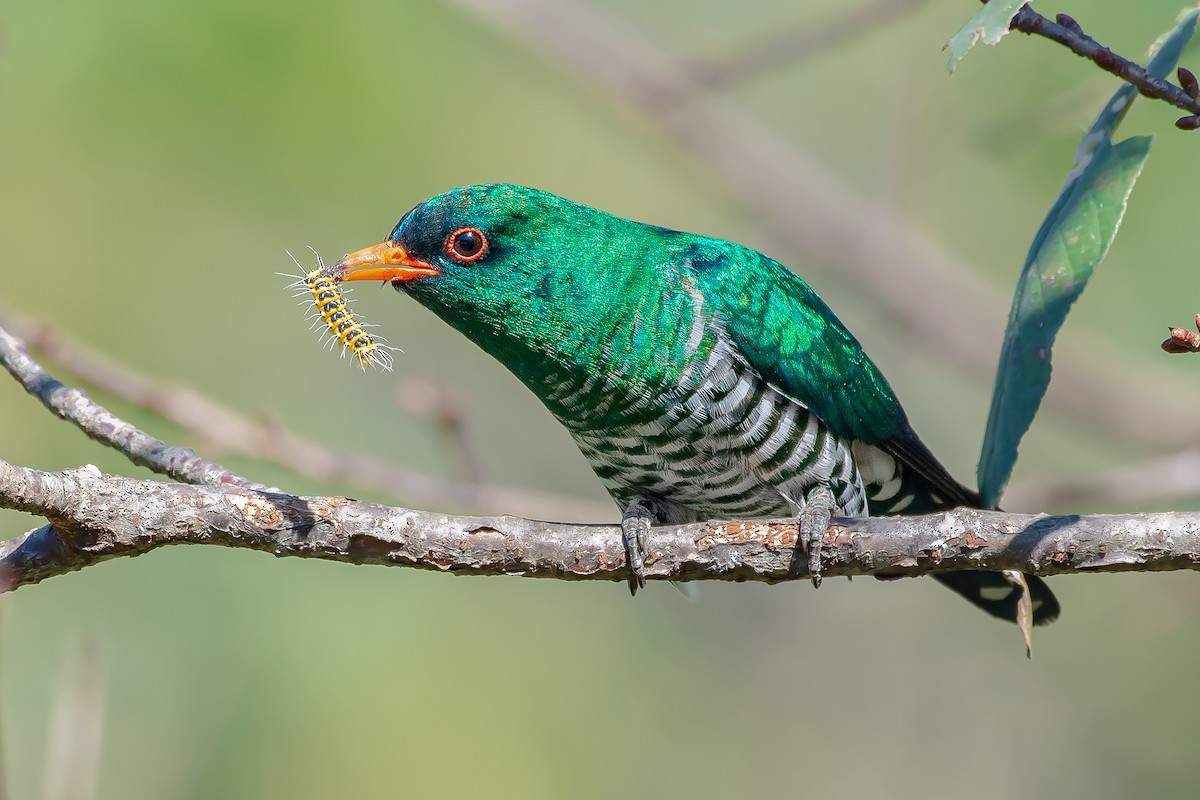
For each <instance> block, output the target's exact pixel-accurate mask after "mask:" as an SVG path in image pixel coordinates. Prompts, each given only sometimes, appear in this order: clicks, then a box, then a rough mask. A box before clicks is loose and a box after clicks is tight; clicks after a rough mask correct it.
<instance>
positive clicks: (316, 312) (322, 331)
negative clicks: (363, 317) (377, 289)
mask: <svg viewBox="0 0 1200 800" xmlns="http://www.w3.org/2000/svg"><path fill="white" fill-rule="evenodd" d="M308 249H309V250H312V253H313V255H314V256H316V258H317V268H316V269H313V270H309V271H307V272H304V274H303V275H286V274H284V273H277V274H279V275H281V276H283V277H285V278H292V279H293V282H292V283H291V284H289V285H288V287H287V288H289V289H291V290H293V297H303V298H304V303H305V305H307V306H309V307H310V308H311V309H312V311H311V313H309V314H307V315H306V316H305V321H308V322H311V323H312V324H311V325H310V326H309V328H310V330H318V331H319V335H320V337H321V346H322V347H323V348H324V349H326V350H329V351H330V352H332V351H333V350H334V349H335V348H338V347H340V348H341V355H342V357H343V358H345V356H346V353H350V354H351V355H352V356H353V357H354V361H355V363H357V364H358V366H359V367H361V368H362V369H364V370H365V369H366V368H367V367H368V366H372V367H379V368H380V369H382V370H385V371H388V372H390V371H391V370H392V365H393V364H394V363H395V359H394V357H393V356H392V353H393V352H399V348H396V347H391V346H389V345H388V344H387V343H386V340H385V339H384V338H383V337H381V336H372V335H371V334H370V333H368V332H367V328H374V327H376V326H374V325H368V324H366V323H363V322H361V321H360V320H359V319H358V318H357V316H355V314H354V312H353V311H351V310H350V304H349V301H348V300H347V299H346V295H347V294H348V293H349V292H348V291H347V290H346V289H344V288H343V287H342V286H341V285H340V284H339V283H338V282H337V280H336V279H335V278H334V277H333V276H331V275H327V274H325V272H324V270H325V262H324V261H323V260H322V259H321V256H320V254H319V253H317V251H316V250H313V249H312V248H311V247H310V248H308ZM285 252H287V251H285ZM288 258H290V259H292V263H294V264H295V265H296V266H297V267H299V268H300V269H301V270H303V269H304V268H303V267H301V266H300V262H299V261H297V260H296V257H295V256H293V255H292V254H291V253H288Z"/></svg>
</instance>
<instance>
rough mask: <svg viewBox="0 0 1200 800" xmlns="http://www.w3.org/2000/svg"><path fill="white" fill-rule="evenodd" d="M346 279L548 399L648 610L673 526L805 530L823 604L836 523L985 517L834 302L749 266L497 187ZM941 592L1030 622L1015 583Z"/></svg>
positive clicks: (1052, 604) (993, 579)
mask: <svg viewBox="0 0 1200 800" xmlns="http://www.w3.org/2000/svg"><path fill="white" fill-rule="evenodd" d="M330 272H331V274H333V275H334V276H335V277H336V278H337V279H339V280H344V281H354V280H383V281H390V282H391V284H392V285H393V286H394V287H395V288H396V289H398V290H400V291H402V292H404V293H406V294H408V295H410V296H411V297H413V298H414V299H415V300H416V301H417V302H419V303H421V304H422V305H423V306H425V307H426V308H428V309H430V310H431V311H433V312H434V313H435V314H437V315H438V316H439V317H441V318H442V319H443V320H445V321H446V322H447V323H449V324H450V325H451V326H453V327H454V328H456V329H458V331H459V332H461V333H462V334H463V335H465V336H466V337H467V338H469V339H470V340H471V341H473V342H475V344H477V345H479V347H481V348H483V350H484V351H486V352H487V353H488V354H490V355H491V356H492V357H494V358H496V359H497V360H499V361H500V363H502V364H504V366H506V367H507V368H508V369H509V370H511V371H512V372H513V373H514V374H515V375H516V376H517V377H518V378H520V380H521V381H522V382H523V383H524V384H525V385H526V386H528V387H529V388H530V389H531V390H532V391H533V393H534V394H535V395H537V397H538V399H540V400H541V401H542V402H543V403H544V404H545V405H546V407H547V408H548V409H549V410H550V412H551V413H552V414H554V416H555V417H557V418H558V420H559V422H561V423H562V424H563V425H564V426H566V428H567V430H568V431H570V433H571V435H572V437H574V439H575V442H576V443H577V444H578V445H579V449H580V450H581V451H582V452H583V455H584V456H585V457H586V458H587V460H588V462H589V463H590V464H591V466H592V469H593V470H595V472H596V475H597V476H598V477H599V478H600V480H601V481H603V482H604V485H605V487H606V488H607V489H608V491H609V494H611V495H612V497H613V499H614V500H615V501H616V503H617V505H618V506H619V507H620V509H621V512H622V522H621V528H622V531H623V533H624V536H623V539H624V542H623V543H624V548H625V554H626V557H627V561H628V564H629V568H630V571H631V576H630V590H631V591H633V592H636V591H637V588H638V587H639V586H644V585H645V577H644V574H643V572H644V564H643V557H644V555H645V549H646V539H647V535H648V533H649V530H650V527H651V525H654V524H676V523H687V522H698V521H703V520H708V519H744V518H756V517H786V516H795V517H798V518H799V522H800V527H801V531H802V533H803V538H804V539H805V543H806V544H807V545H808V549H809V568H810V573H811V575H812V576H813V582H814V583H815V584H817V585H819V567H820V559H819V546H820V540H821V536H822V535H823V534H824V532H825V530H826V528H827V527H828V525H829V522H830V519H831V516H832V515H834V514H837V515H843V516H864V515H868V514H870V515H886V514H898V513H914V514H915V513H924V512H931V511H936V510H939V509H946V508H952V507H955V506H978V504H979V496H978V495H977V494H976V493H975V492H973V491H971V490H970V489H968V488H966V487H965V486H963V485H962V484H960V483H958V482H957V481H956V480H954V478H952V477H951V476H950V474H949V473H948V472H947V471H946V469H945V468H944V467H943V466H942V465H941V464H940V463H938V461H937V459H935V458H934V456H933V454H932V453H930V451H929V448H927V447H926V446H925V445H924V443H922V442H921V440H920V439H919V438H918V437H917V435H916V433H914V432H913V430H912V427H911V426H910V425H909V422H908V419H907V417H906V416H905V414H904V410H903V409H902V408H901V406H900V402H899V401H898V400H897V399H896V395H895V393H894V392H893V391H892V389H891V387H890V386H889V385H888V383H887V381H886V380H885V379H884V377H883V375H882V374H881V373H880V371H879V369H878V368H877V367H876V366H875V364H874V363H872V361H871V360H870V359H869V358H868V357H867V354H866V353H865V352H864V351H863V348H862V347H861V345H859V343H858V341H857V340H855V338H854V337H853V336H852V335H850V332H849V331H847V330H846V328H845V326H843V325H842V323H841V322H840V321H839V320H838V318H837V317H836V316H834V314H833V312H832V311H831V310H830V309H829V307H828V306H827V305H825V303H824V302H823V301H822V300H821V298H820V297H818V296H817V294H816V292H814V291H813V290H812V289H811V288H809V286H808V284H806V283H805V282H804V281H803V280H801V279H800V278H799V277H798V276H797V275H796V274H795V273H793V272H791V271H790V270H788V269H787V268H786V267H784V266H782V265H781V264H780V263H779V262H777V261H774V260H772V259H771V258H768V257H767V256H765V255H763V254H762V253H759V252H756V251H754V250H751V249H749V248H747V247H743V246H741V245H738V244H734V243H732V242H727V241H722V240H720V239H713V238H709V237H706V236H700V235H697V234H692V233H683V232H680V231H675V230H669V229H667V228H661V227H656V226H654V225H646V224H642V223H639V222H633V221H631V220H627V219H622V218H620V217H616V216H612V215H611V214H606V213H604V212H602V211H598V210H596V209H594V208H590V207H588V206H584V205H580V204H578V203H573V202H571V201H569V200H564V199H562V198H560V197H556V196H554V195H552V194H549V193H547V192H543V191H539V190H537V189H528V188H524V187H520V186H512V185H507V184H495V185H488V186H466V187H462V188H458V189H453V190H451V191H449V192H446V193H445V194H441V195H438V196H437V197H434V198H432V199H430V200H427V201H425V202H424V203H421V204H420V205H418V206H416V207H415V208H413V209H412V210H411V211H409V212H408V213H407V214H405V215H404V217H403V219H401V220H400V222H399V223H397V224H396V226H395V228H394V229H393V230H392V232H391V234H390V235H389V236H388V238H387V240H386V241H384V242H383V243H381V244H378V245H375V246H372V247H367V248H364V249H362V250H359V251H357V252H354V253H350V254H349V255H347V256H345V257H343V258H342V259H340V260H339V261H337V262H336V263H335V264H333V265H332V266H331V267H330ZM934 578H935V579H936V580H938V581H940V582H941V583H943V584H945V585H946V586H948V587H949V588H951V589H953V590H954V591H955V592H958V593H959V594H961V595H962V596H963V597H965V598H967V599H968V600H970V601H971V602H972V603H974V604H975V605H977V606H979V607H980V608H982V609H983V610H984V611H987V612H988V613H989V614H992V615H993V616H996V617H1000V618H1003V619H1007V620H1014V619H1015V618H1016V613H1017V600H1018V599H1019V595H1020V591H1019V590H1018V589H1016V588H1015V587H1013V586H1012V585H1011V584H1009V583H1008V581H1007V580H1005V579H1004V577H1003V576H1002V575H1000V574H998V573H993V572H983V571H967V572H955V573H945V574H939V575H935V576H934ZM1027 581H1028V585H1029V588H1030V592H1031V595H1032V599H1033V603H1034V609H1035V610H1034V622H1036V623H1045V622H1049V621H1051V620H1053V619H1054V618H1055V617H1056V616H1057V615H1058V611H1059V606H1058V602H1057V600H1056V599H1055V598H1054V595H1053V594H1052V593H1051V591H1050V589H1049V587H1047V586H1046V584H1045V583H1044V582H1043V581H1041V580H1040V579H1038V578H1037V577H1035V576H1028V577H1027Z"/></svg>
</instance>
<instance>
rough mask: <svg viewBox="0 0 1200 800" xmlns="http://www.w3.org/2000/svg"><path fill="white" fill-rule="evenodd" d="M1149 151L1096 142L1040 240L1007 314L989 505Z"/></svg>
mask: <svg viewBox="0 0 1200 800" xmlns="http://www.w3.org/2000/svg"><path fill="white" fill-rule="evenodd" d="M1149 155H1150V137H1149V136H1137V137H1134V138H1132V139H1126V140H1125V141H1123V142H1121V143H1120V144H1118V145H1112V144H1110V143H1108V142H1104V143H1103V144H1101V145H1099V146H1097V147H1096V148H1095V150H1094V152H1093V153H1092V155H1091V157H1090V158H1089V159H1088V165H1087V167H1086V168H1085V169H1084V170H1083V171H1082V172H1077V173H1076V174H1075V176H1074V177H1072V179H1070V180H1069V181H1068V186H1067V187H1066V188H1064V190H1063V193H1062V194H1061V195H1059V198H1058V201H1057V202H1056V203H1055V205H1054V208H1053V209H1051V211H1050V214H1049V216H1048V217H1047V218H1046V221H1045V222H1044V223H1043V224H1042V228H1041V230H1039V231H1038V235H1037V237H1036V238H1035V239H1034V243H1033V247H1032V248H1031V249H1030V251H1029V256H1028V258H1027V259H1026V261H1025V267H1024V269H1023V270H1022V271H1021V277H1020V280H1019V281H1018V282H1017V292H1016V295H1015V296H1014V297H1013V307H1012V311H1011V312H1010V314H1009V317H1008V331H1007V332H1006V333H1005V336H1004V347H1003V349H1002V350H1001V351H1000V365H999V369H998V371H997V373H996V388H995V391H994V392H993V394H992V408H991V411H990V412H989V413H988V422H987V432H986V433H985V434H984V440H983V452H982V454H981V456H980V460H979V492H980V496H981V499H982V501H983V504H984V506H985V507H987V508H992V507H994V506H995V505H996V504H997V503H998V502H999V500H1000V495H1001V493H1002V492H1003V491H1004V487H1005V485H1007V483H1008V479H1009V477H1010V476H1011V475H1012V468H1013V465H1014V464H1015V463H1016V461H1017V445H1018V444H1019V443H1020V441H1021V438H1022V437H1023V436H1024V435H1025V432H1026V431H1027V430H1029V426H1030V424H1032V423H1033V417H1034V415H1035V414H1036V413H1037V410H1038V406H1039V405H1041V402H1042V397H1043V396H1044V395H1045V393H1046V387H1047V386H1049V385H1050V350H1051V347H1052V346H1053V344H1054V337H1055V336H1056V335H1058V331H1059V328H1061V327H1062V324H1063V321H1064V320H1065V319H1066V317H1067V311H1068V310H1069V309H1070V307H1071V304H1072V303H1074V302H1075V300H1076V299H1077V298H1078V297H1079V295H1080V294H1081V293H1082V292H1083V289H1084V287H1085V286H1087V282H1088V279H1089V278H1090V277H1091V276H1092V271H1093V270H1094V269H1095V268H1096V265H1097V264H1099V263H1100V261H1101V260H1102V259H1103V258H1104V255H1105V253H1107V252H1108V248H1109V245H1111V244H1112V240H1113V238H1114V237H1115V236H1116V233H1117V227H1118V226H1119V225H1120V224H1121V217H1122V216H1123V215H1124V214H1125V204H1126V201H1127V200H1128V199H1129V193H1130V192H1131V191H1132V190H1133V184H1134V181H1136V180H1137V177H1138V175H1139V174H1141V171H1142V166H1143V165H1144V164H1145V163H1146V157H1147V156H1149Z"/></svg>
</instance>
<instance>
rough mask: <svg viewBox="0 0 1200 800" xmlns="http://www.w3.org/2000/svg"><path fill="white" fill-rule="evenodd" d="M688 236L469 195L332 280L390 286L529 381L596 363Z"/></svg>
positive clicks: (467, 191) (437, 205)
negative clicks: (528, 374) (542, 364)
mask: <svg viewBox="0 0 1200 800" xmlns="http://www.w3.org/2000/svg"><path fill="white" fill-rule="evenodd" d="M682 235H683V234H677V233H675V232H674V231H667V230H665V229H662V228H656V227H654V226H649V225H641V224H639V223H635V222H630V221H628V220H624V219H621V218H619V217H614V216H612V215H609V214H606V213H604V212H601V211H597V210H596V209H593V208H589V207H588V206H583V205H579V204H577V203H573V202H570V201H568V200H564V199H562V198H560V197H556V196H554V195H551V194H548V193H546V192H542V191H539V190H536V189H527V188H523V187H519V186H511V185H506V184H494V185H488V186H466V187H462V188H459V189H453V190H451V191H449V192H446V193H445V194H441V195H438V196H437V197H434V198H431V199H430V200H427V201H425V202H424V203H421V204H420V205H418V206H416V207H415V208H413V209H412V210H411V211H409V212H408V213H407V214H405V215H404V218H403V219H401V220H400V222H399V223H397V224H396V227H395V228H394V229H393V230H392V232H391V234H390V235H389V236H388V237H387V240H386V241H384V242H382V243H380V244H377V245H373V246H371V247H366V248H364V249H362V250H358V251H356V252H353V253H350V254H348V255H346V256H345V257H343V258H342V259H340V260H339V261H337V262H336V263H335V264H333V265H332V267H331V271H332V273H333V275H334V277H335V278H336V279H337V280H342V281H357V280H381V281H388V282H390V283H391V284H392V286H394V287H395V288H396V289H398V290H400V291H403V292H405V293H407V294H409V295H411V296H412V297H414V298H415V299H416V300H417V301H418V302H420V303H421V304H422V305H424V306H426V307H427V308H429V309H430V310H432V311H433V312H434V313H436V314H437V315H438V316H440V317H442V319H444V320H445V321H446V322H448V323H450V324H451V325H453V326H454V327H455V328H457V329H458V330H460V331H461V332H462V333H464V334H465V335H467V336H468V337H469V338H470V339H472V340H474V341H475V343H476V344H478V345H479V346H480V347H482V348H483V349H484V350H486V351H488V352H489V353H491V355H493V356H495V357H496V358H498V359H500V360H501V361H502V362H504V363H505V364H507V365H508V366H509V367H510V368H511V369H513V370H514V371H515V372H517V373H518V374H522V372H523V371H525V370H523V369H522V368H523V367H526V368H528V367H532V366H533V364H531V363H529V362H531V361H538V360H546V359H549V360H551V361H554V362H569V363H574V364H576V365H579V362H580V361H581V360H586V359H588V358H593V357H598V353H599V350H598V348H599V347H600V346H601V343H600V342H599V338H600V337H603V336H604V335H605V333H607V332H609V331H611V330H612V326H613V324H614V320H615V319H619V318H621V316H622V314H621V309H622V308H625V307H626V306H625V304H627V303H636V302H637V297H638V296H640V295H642V294H643V293H644V292H647V291H656V290H657V289H656V287H658V286H659V284H660V283H661V281H662V273H663V271H664V268H665V265H667V264H669V263H671V262H673V261H675V260H677V259H676V256H677V253H676V252H674V251H675V250H676V248H675V247H674V246H673V245H672V244H671V243H672V242H673V241H674V239H675V237H678V236H682ZM625 316H628V315H625Z"/></svg>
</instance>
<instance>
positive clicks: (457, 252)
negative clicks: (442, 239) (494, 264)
mask: <svg viewBox="0 0 1200 800" xmlns="http://www.w3.org/2000/svg"><path fill="white" fill-rule="evenodd" d="M487 251H488V240H487V237H486V236H484V234H483V231H481V230H479V228H459V229H458V230H456V231H454V232H453V233H451V234H450V235H449V236H447V237H446V255H448V256H450V257H451V258H453V259H454V260H455V261H461V262H462V263H464V264H470V263H471V262H473V261H478V260H479V259H481V258H483V257H484V255H485V254H487Z"/></svg>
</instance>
